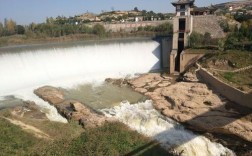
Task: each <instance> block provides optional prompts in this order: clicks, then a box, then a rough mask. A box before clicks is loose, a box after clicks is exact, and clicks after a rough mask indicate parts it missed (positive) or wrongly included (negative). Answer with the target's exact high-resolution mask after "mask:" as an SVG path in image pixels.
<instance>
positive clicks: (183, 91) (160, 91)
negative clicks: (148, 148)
mask: <svg viewBox="0 0 252 156" xmlns="http://www.w3.org/2000/svg"><path fill="white" fill-rule="evenodd" d="M164 77H166V78H164ZM167 79H169V76H168V78H167V76H164V75H160V74H145V75H142V76H140V77H138V78H136V79H133V80H128V81H127V83H128V84H130V86H132V88H133V89H134V90H135V91H138V92H140V93H142V94H144V95H146V96H148V97H149V98H150V99H152V100H153V102H154V103H153V105H154V107H155V108H156V109H157V110H159V111H160V112H161V113H162V114H164V115H166V116H168V117H170V118H172V119H174V120H176V121H178V122H180V123H183V124H184V125H185V126H186V127H187V128H189V129H191V130H193V131H196V132H200V133H201V134H204V136H206V137H208V138H209V139H211V140H214V141H217V142H220V143H223V145H225V146H226V147H228V148H230V149H232V150H233V151H234V152H235V153H236V154H237V155H244V156H246V155H251V153H252V148H250V147H252V146H251V145H252V133H251V130H252V122H251V121H252V120H251V119H252V116H251V110H250V109H248V108H245V107H242V106H238V105H237V104H235V103H232V102H230V101H228V100H227V99H225V98H223V97H221V96H220V95H219V94H218V93H216V92H214V91H212V90H211V89H210V88H209V87H208V86H207V85H205V84H203V83H201V82H200V80H199V79H198V78H197V77H196V75H193V74H187V75H186V76H185V78H184V80H185V81H186V82H176V83H173V84H172V83H169V82H167ZM117 81H118V80H117ZM234 136H235V137H234ZM237 137H238V138H239V139H237Z"/></svg>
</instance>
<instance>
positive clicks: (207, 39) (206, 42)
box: [203, 32, 212, 45]
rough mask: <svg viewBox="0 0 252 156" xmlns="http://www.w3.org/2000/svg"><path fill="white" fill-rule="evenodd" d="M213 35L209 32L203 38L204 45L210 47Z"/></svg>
mask: <svg viewBox="0 0 252 156" xmlns="http://www.w3.org/2000/svg"><path fill="white" fill-rule="evenodd" d="M211 40H212V37H211V34H210V33H209V32H206V33H205V34H204V36H203V45H210V44H211Z"/></svg>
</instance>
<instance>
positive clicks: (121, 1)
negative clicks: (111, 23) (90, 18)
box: [0, 0, 231, 25]
mask: <svg viewBox="0 0 252 156" xmlns="http://www.w3.org/2000/svg"><path fill="white" fill-rule="evenodd" d="M173 1H174V0H0V22H2V23H3V21H4V19H5V18H7V19H13V20H14V21H16V22H17V24H22V25H27V24H30V23H31V22H35V23H41V22H45V20H46V17H57V16H66V17H69V16H74V15H79V14H82V13H86V12H92V13H101V11H102V10H104V11H111V10H112V8H113V9H114V10H132V9H133V8H134V7H138V9H139V10H147V11H150V10H153V11H154V12H162V13H167V12H174V11H175V9H174V7H173V6H172V5H171V2H173ZM228 1H231V0H196V6H209V5H211V4H218V3H223V2H228Z"/></svg>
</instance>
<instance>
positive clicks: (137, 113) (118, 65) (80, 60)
mask: <svg viewBox="0 0 252 156" xmlns="http://www.w3.org/2000/svg"><path fill="white" fill-rule="evenodd" d="M160 49H161V48H160V44H159V43H158V42H156V41H151V40H146V41H134V42H120V41H119V42H109V43H106V44H84V45H75V46H71V47H60V48H58V47H57V48H47V49H45V48H44V49H43V48H42V49H41V48H38V49H29V48H27V49H25V50H24V51H20V52H8V51H7V50H5V49H0V104H1V100H3V99H4V97H5V96H8V95H13V96H15V97H17V98H20V99H23V100H31V101H34V102H35V103H36V104H37V105H39V106H40V107H41V108H42V110H43V111H44V112H46V113H47V117H48V118H49V119H50V120H52V121H58V122H67V121H66V119H65V118H63V117H61V116H60V115H59V114H58V113H57V110H56V109H55V107H53V106H51V105H50V104H48V103H47V102H44V101H43V100H41V99H40V98H38V97H37V96H36V95H35V94H33V90H34V89H36V88H38V87H41V86H44V85H52V86H55V87H63V88H73V87H75V86H77V85H79V84H83V83H87V82H89V83H95V84H97V82H102V81H104V79H105V78H109V77H112V78H122V77H125V76H127V75H134V74H136V73H146V72H149V71H151V70H157V69H160ZM104 111H105V112H106V114H107V115H113V116H115V117H116V118H117V119H119V120H120V121H121V122H123V123H125V124H127V125H129V126H130V127H131V128H133V129H135V130H137V131H138V132H140V133H142V134H145V135H148V136H150V137H153V138H155V139H157V140H158V141H160V142H161V143H162V145H163V146H164V147H165V148H169V149H170V148H175V151H176V152H177V153H182V154H183V155H189V156H191V155H195V156H196V155H197V156H205V155H206V156H210V155H211V156H220V155H228V154H230V155H233V153H232V152H231V151H230V150H228V149H227V148H225V147H223V146H222V145H220V144H217V143H212V142H210V141H209V140H208V139H207V138H205V137H202V136H197V135H195V134H193V133H192V132H190V131H187V130H184V128H183V127H182V126H181V125H179V124H178V123H176V122H174V121H172V120H171V119H168V118H164V117H163V116H161V115H160V114H159V113H158V112H157V111H156V110H155V109H154V108H153V107H152V105H151V101H146V102H145V103H139V104H134V105H130V104H129V103H123V104H122V105H121V106H116V107H115V108H112V109H107V110H104Z"/></svg>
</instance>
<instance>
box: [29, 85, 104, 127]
mask: <svg viewBox="0 0 252 156" xmlns="http://www.w3.org/2000/svg"><path fill="white" fill-rule="evenodd" d="M34 92H35V94H36V95H38V96H39V97H41V98H42V99H43V100H45V101H48V102H49V103H50V104H52V105H54V106H55V107H56V108H57V110H58V112H59V113H60V114H62V115H63V116H64V117H66V118H67V119H68V120H74V121H78V122H79V123H80V125H82V126H83V127H84V128H94V127H97V126H101V125H102V124H103V123H104V122H105V121H107V118H106V117H105V116H104V115H101V114H98V113H97V112H95V111H94V110H92V109H91V108H89V107H87V106H86V105H84V104H82V103H80V102H78V101H76V100H65V97H64V94H63V92H62V91H61V90H60V89H58V88H55V87H49V86H46V87H41V88H39V89H36V90H35V91H34Z"/></svg>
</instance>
